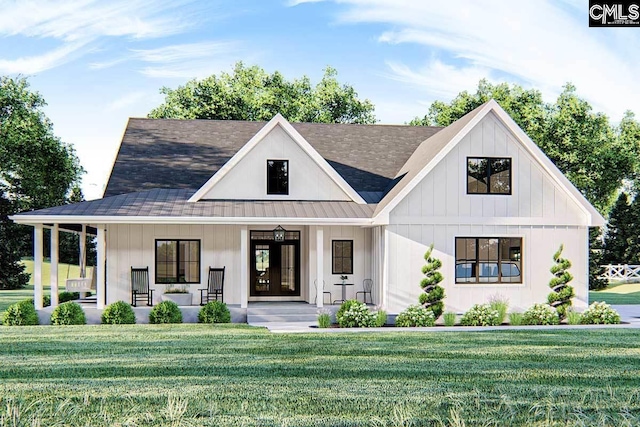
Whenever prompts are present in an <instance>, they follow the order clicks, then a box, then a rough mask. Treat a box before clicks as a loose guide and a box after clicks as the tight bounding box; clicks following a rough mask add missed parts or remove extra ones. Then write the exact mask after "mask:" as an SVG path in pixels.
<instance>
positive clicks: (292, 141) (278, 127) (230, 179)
mask: <svg viewBox="0 0 640 427" xmlns="http://www.w3.org/2000/svg"><path fill="white" fill-rule="evenodd" d="M273 160H276V161H286V162H287V168H288V178H287V180H288V191H287V192H286V193H287V194H270V192H269V191H267V176H268V171H267V169H268V167H267V164H268V162H270V161H273ZM201 199H208V200H316V201H320V200H325V201H327V200H335V201H355V202H357V203H365V202H364V200H363V199H362V197H360V195H359V194H358V193H357V192H356V191H355V190H354V189H353V188H351V187H350V186H349V184H347V182H346V181H345V180H344V179H343V178H342V177H341V176H340V175H339V174H338V173H337V172H336V171H335V170H334V169H333V168H332V167H331V166H330V165H329V163H327V161H326V160H325V159H323V158H322V157H321V156H320V155H319V154H318V153H317V152H316V151H315V149H313V147H311V145H309V143H308V142H306V141H305V140H304V138H303V137H302V136H301V135H300V134H299V133H298V132H297V131H296V130H295V129H293V128H292V127H291V125H289V123H288V122H287V121H286V120H285V119H284V118H283V117H282V116H280V115H276V117H274V119H272V120H271V121H270V122H269V123H267V125H265V126H264V127H263V128H262V130H260V131H259V132H258V133H257V134H256V135H255V136H254V137H253V138H252V139H251V140H250V141H249V142H247V144H246V145H245V146H244V147H243V148H242V149H240V150H239V151H238V152H237V153H236V154H235V155H234V156H233V157H232V158H231V159H230V160H229V161H228V162H227V164H225V165H224V166H223V167H222V168H221V169H220V170H218V171H217V172H216V173H215V174H214V175H213V176H212V177H211V179H209V181H207V182H206V183H205V184H204V185H203V186H202V187H201V188H200V189H199V190H198V191H197V192H196V193H195V194H194V195H193V196H192V197H191V199H190V201H192V202H193V201H198V200H201Z"/></svg>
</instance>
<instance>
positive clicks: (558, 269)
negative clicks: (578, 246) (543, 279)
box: [547, 245, 575, 320]
mask: <svg viewBox="0 0 640 427" xmlns="http://www.w3.org/2000/svg"><path fill="white" fill-rule="evenodd" d="M563 249H564V245H560V248H559V249H558V250H557V251H556V253H555V254H553V261H554V262H555V264H554V265H553V266H551V269H550V271H551V274H553V276H554V277H553V278H552V279H551V281H550V282H549V287H550V288H551V293H550V294H549V296H548V298H547V302H548V303H549V305H550V306H551V307H553V308H555V309H556V311H557V312H558V316H559V317H560V320H562V319H564V318H565V317H566V315H567V309H568V308H569V307H570V306H571V298H573V297H574V296H575V294H574V293H573V287H571V286H569V285H568V283H569V282H570V281H572V280H573V276H572V275H571V273H569V272H568V271H567V270H568V269H569V268H571V261H569V260H568V259H566V258H561V255H562V250H563Z"/></svg>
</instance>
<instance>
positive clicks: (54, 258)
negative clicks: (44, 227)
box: [51, 224, 60, 307]
mask: <svg viewBox="0 0 640 427" xmlns="http://www.w3.org/2000/svg"><path fill="white" fill-rule="evenodd" d="M59 236H60V234H59V230H58V224H53V227H51V307H57V306H58V250H59V245H58V239H59Z"/></svg>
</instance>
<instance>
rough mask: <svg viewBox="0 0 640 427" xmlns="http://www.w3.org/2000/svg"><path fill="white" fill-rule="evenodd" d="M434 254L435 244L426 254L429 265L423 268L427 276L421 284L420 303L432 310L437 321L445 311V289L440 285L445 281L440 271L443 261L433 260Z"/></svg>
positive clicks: (423, 272) (425, 257)
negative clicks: (432, 254)
mask: <svg viewBox="0 0 640 427" xmlns="http://www.w3.org/2000/svg"><path fill="white" fill-rule="evenodd" d="M432 252H433V243H432V244H431V246H429V249H427V252H425V254H424V259H425V261H426V262H427V263H426V264H425V266H424V267H422V274H424V275H425V278H424V279H422V281H421V282H420V287H421V288H422V291H423V292H422V293H421V294H420V297H419V298H418V301H419V302H420V304H422V306H423V307H424V308H426V309H427V310H431V312H433V317H434V319H437V318H438V317H440V315H441V314H442V312H443V311H444V303H443V302H442V300H443V299H444V288H443V287H442V286H440V285H438V283H440V282H442V280H443V277H442V274H441V273H440V272H439V271H438V270H439V269H440V267H442V261H440V260H439V259H438V258H433V257H432V256H431V253H432Z"/></svg>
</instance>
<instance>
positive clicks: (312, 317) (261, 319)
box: [247, 313, 318, 325]
mask: <svg viewBox="0 0 640 427" xmlns="http://www.w3.org/2000/svg"><path fill="white" fill-rule="evenodd" d="M317 319H318V315H317V314H316V313H313V314H247V323H249V324H250V325H252V324H254V323H272V322H276V323H288V322H316V321H317Z"/></svg>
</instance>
